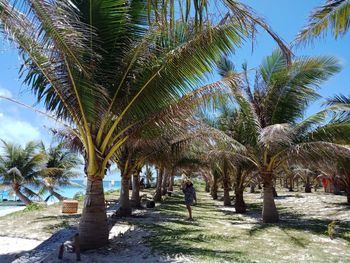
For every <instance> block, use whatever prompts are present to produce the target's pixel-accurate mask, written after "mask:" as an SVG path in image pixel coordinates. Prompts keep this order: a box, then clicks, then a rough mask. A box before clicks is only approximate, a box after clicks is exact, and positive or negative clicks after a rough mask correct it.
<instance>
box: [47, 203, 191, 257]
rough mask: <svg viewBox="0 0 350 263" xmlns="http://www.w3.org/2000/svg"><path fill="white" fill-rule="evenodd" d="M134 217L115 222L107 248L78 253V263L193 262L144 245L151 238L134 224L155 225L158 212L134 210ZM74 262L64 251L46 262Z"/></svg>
mask: <svg viewBox="0 0 350 263" xmlns="http://www.w3.org/2000/svg"><path fill="white" fill-rule="evenodd" d="M133 215H134V216H133V217H131V218H128V219H127V221H126V220H125V221H124V220H120V219H117V222H116V223H115V224H114V226H113V227H112V229H111V231H110V234H109V240H110V243H109V244H108V246H106V247H103V248H101V249H97V250H92V251H86V252H82V253H81V262H86V263H118V262H120V263H122V262H123V263H138V262H142V263H153V262H164V263H166V262H169V263H170V262H172V263H180V262H184V263H187V262H192V263H195V260H194V259H193V258H189V257H185V256H183V255H177V256H175V257H169V256H164V255H159V254H157V253H154V252H153V251H152V250H151V248H150V247H148V246H146V245H145V242H144V238H145V237H146V236H148V235H150V233H149V232H147V231H146V230H144V229H142V228H140V227H138V226H136V225H133V224H132V223H133V221H135V222H138V223H141V224H142V223H145V222H154V221H158V220H161V217H160V215H159V213H158V212H154V211H153V210H151V211H150V210H135V211H134V212H133ZM46 262H47V263H62V262H65V263H73V262H76V255H75V254H74V253H71V252H68V251H65V252H64V255H63V259H62V260H59V259H58V249H57V250H56V251H55V252H54V253H52V254H51V256H50V257H48V258H47V259H46V261H45V263H46Z"/></svg>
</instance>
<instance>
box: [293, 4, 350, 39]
mask: <svg viewBox="0 0 350 263" xmlns="http://www.w3.org/2000/svg"><path fill="white" fill-rule="evenodd" d="M349 17H350V1H349V0H326V1H325V4H324V5H322V6H320V7H317V8H316V9H315V10H314V11H313V12H312V14H311V15H310V17H309V23H308V25H307V26H306V27H305V28H304V29H303V30H302V31H301V32H299V34H298V36H297V38H296V40H297V41H298V42H305V41H312V40H314V39H315V38H317V37H320V36H325V35H326V34H327V31H328V30H330V31H331V33H332V35H333V37H334V38H336V39H337V38H338V37H339V36H340V37H342V36H344V35H345V34H346V33H347V32H348V29H349V22H350V21H349Z"/></svg>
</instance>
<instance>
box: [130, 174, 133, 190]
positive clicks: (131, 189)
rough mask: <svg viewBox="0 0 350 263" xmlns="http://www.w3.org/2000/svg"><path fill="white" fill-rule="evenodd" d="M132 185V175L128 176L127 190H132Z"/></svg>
mask: <svg viewBox="0 0 350 263" xmlns="http://www.w3.org/2000/svg"><path fill="white" fill-rule="evenodd" d="M132 186H133V181H132V177H130V178H129V190H132Z"/></svg>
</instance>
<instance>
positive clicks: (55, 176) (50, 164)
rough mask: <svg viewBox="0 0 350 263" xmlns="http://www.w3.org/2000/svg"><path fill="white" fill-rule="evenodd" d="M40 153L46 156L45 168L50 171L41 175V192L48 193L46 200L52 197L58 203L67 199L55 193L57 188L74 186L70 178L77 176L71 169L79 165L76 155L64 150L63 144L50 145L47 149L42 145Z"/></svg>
mask: <svg viewBox="0 0 350 263" xmlns="http://www.w3.org/2000/svg"><path fill="white" fill-rule="evenodd" d="M41 151H42V153H43V154H45V156H46V164H45V168H46V169H47V170H51V172H50V173H47V174H44V175H42V177H43V182H42V184H43V187H42V190H41V192H44V191H48V192H49V196H48V197H47V198H46V200H48V199H49V198H50V197H51V196H54V197H56V198H57V199H58V200H59V201H63V200H64V199H67V198H66V197H64V196H62V195H61V194H59V193H58V192H57V190H58V187H61V186H68V185H74V184H73V183H72V182H71V178H73V177H76V176H78V174H77V173H75V172H73V171H72V169H74V168H76V167H77V166H78V165H79V164H81V161H80V159H79V158H78V157H77V155H76V154H74V153H73V152H71V151H68V150H67V149H65V146H64V144H63V143H60V144H57V145H55V146H53V145H51V146H50V147H49V148H48V149H46V148H45V145H44V144H42V145H41Z"/></svg>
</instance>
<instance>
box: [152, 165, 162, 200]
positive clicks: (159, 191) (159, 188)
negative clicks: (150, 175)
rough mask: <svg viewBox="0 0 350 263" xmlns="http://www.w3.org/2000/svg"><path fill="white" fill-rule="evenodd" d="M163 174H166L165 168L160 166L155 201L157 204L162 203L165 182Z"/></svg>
mask: <svg viewBox="0 0 350 263" xmlns="http://www.w3.org/2000/svg"><path fill="white" fill-rule="evenodd" d="M163 173H164V168H163V166H160V168H159V170H158V176H157V186H156V192H155V194H154V197H153V199H154V201H155V202H160V201H162V181H163Z"/></svg>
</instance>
